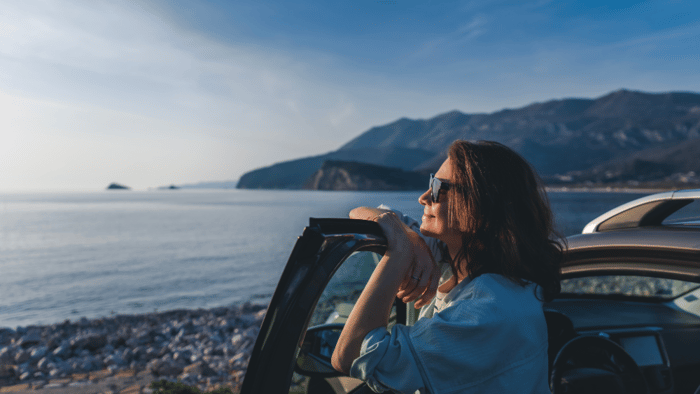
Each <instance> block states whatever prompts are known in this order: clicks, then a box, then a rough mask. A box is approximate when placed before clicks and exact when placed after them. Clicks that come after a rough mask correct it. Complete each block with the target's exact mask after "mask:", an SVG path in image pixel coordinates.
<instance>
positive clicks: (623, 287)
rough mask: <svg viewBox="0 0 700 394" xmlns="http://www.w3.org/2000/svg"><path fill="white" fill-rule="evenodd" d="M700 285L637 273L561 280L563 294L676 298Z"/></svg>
mask: <svg viewBox="0 0 700 394" xmlns="http://www.w3.org/2000/svg"><path fill="white" fill-rule="evenodd" d="M699 286H700V284H698V283H694V282H686V281H682V280H673V279H661V278H652V277H647V276H635V275H605V276H587V277H581V278H571V279H564V280H562V281H561V292H562V293H563V294H577V295H622V296H637V297H657V298H664V299H672V298H676V297H678V296H680V295H682V294H685V293H687V292H689V291H691V290H693V289H696V288H698V287H699Z"/></svg>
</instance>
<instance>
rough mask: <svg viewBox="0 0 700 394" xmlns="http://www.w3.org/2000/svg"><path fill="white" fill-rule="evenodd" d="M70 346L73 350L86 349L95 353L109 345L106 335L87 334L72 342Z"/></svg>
mask: <svg viewBox="0 0 700 394" xmlns="http://www.w3.org/2000/svg"><path fill="white" fill-rule="evenodd" d="M70 345H71V347H72V348H73V349H86V350H88V351H93V352H94V351H95V350H97V349H100V348H102V347H104V346H105V345H107V336H106V335H104V334H87V335H82V336H79V337H76V338H73V340H71V342H70Z"/></svg>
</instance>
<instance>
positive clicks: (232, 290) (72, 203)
mask: <svg viewBox="0 0 700 394" xmlns="http://www.w3.org/2000/svg"><path fill="white" fill-rule="evenodd" d="M419 195H420V193H419V192H318V191H316V192H310V191H252V190H215V191H214V190H207V191H190V190H177V191H148V192H135V191H112V192H95V193H73V194H71V193H57V194H48V193H44V194H41V193H35V194H2V195H0V327H15V326H19V325H21V326H24V325H29V324H49V323H54V322H60V321H63V320H65V319H71V320H75V319H77V318H80V317H82V316H87V317H98V316H108V315H110V314H115V313H146V312H153V311H155V310H158V311H164V310H169V309H178V308H211V307H215V306H223V305H230V304H233V303H237V302H242V301H253V302H259V303H266V302H267V301H269V299H270V297H271V296H272V292H273V291H274V288H275V286H276V285H277V280H278V279H279V276H280V274H281V273H282V269H283V267H284V264H285V263H286V261H287V258H288V256H289V252H290V251H291V249H292V246H293V245H294V242H295V240H296V238H297V236H299V235H300V234H301V232H302V229H303V228H304V226H306V225H307V224H308V218H309V217H346V216H347V213H348V211H349V210H350V209H352V208H353V207H356V206H360V205H368V206H377V205H379V204H381V203H384V204H387V205H390V206H392V207H394V208H396V209H400V210H402V211H403V212H405V213H407V214H409V215H411V216H413V217H415V218H420V216H421V214H422V207H421V206H420V205H419V204H418V203H417V199H418V196H419ZM642 195H644V194H635V193H557V192H555V193H550V195H549V196H550V201H551V203H552V208H553V210H554V212H555V216H556V219H557V223H558V226H559V229H560V231H561V232H562V233H564V234H565V235H570V234H575V233H578V232H580V231H581V229H582V228H583V226H584V225H585V224H586V223H587V222H589V221H590V220H592V219H594V218H595V217H597V216H598V215H600V214H601V213H603V212H605V211H607V210H609V209H610V208H613V207H615V206H617V205H619V204H621V203H624V202H627V201H630V200H633V199H635V198H638V197H640V196H642Z"/></svg>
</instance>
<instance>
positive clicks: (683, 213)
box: [661, 200, 700, 226]
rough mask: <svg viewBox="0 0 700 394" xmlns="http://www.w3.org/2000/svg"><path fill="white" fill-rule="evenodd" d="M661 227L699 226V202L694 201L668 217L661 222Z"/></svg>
mask: <svg viewBox="0 0 700 394" xmlns="http://www.w3.org/2000/svg"><path fill="white" fill-rule="evenodd" d="M661 224H662V225H668V226H672V225H681V224H682V225H692V226H698V225H700V200H695V201H693V202H691V203H690V204H688V205H686V206H684V207H683V208H681V209H679V210H677V211H676V212H674V213H672V214H671V215H669V216H668V217H667V218H666V219H664V220H663V221H662V222H661Z"/></svg>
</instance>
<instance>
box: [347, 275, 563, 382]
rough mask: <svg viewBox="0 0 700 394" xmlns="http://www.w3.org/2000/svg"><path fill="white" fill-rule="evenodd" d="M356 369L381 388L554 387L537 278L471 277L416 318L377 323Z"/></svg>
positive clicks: (353, 372)
mask: <svg viewBox="0 0 700 394" xmlns="http://www.w3.org/2000/svg"><path fill="white" fill-rule="evenodd" d="M431 306H432V309H433V310H432V313H431V311H430V309H431V308H430V307H431ZM430 314H431V315H432V316H428V315H430ZM350 376H353V377H356V378H358V379H362V380H364V381H366V382H367V384H368V386H369V387H370V388H371V389H372V390H373V391H375V392H382V391H386V390H393V391H396V392H401V393H414V392H419V393H434V394H438V393H440V394H442V393H542V394H544V393H549V387H548V384H547V325H546V323H545V320H544V313H543V312H542V303H541V302H540V301H539V300H538V299H537V298H536V297H535V288H534V285H532V284H530V285H527V286H524V287H523V286H521V285H519V284H517V283H514V282H513V281H511V280H509V279H507V278H505V277H503V276H501V275H496V274H484V275H481V276H479V277H477V278H475V279H473V280H470V279H469V278H467V279H464V280H463V281H462V282H460V283H459V284H458V285H457V286H456V287H455V288H454V289H452V290H451V291H450V292H449V293H447V294H446V295H445V298H444V299H443V303H442V307H441V308H440V307H438V308H437V309H436V305H435V301H434V302H433V303H432V304H431V305H428V306H426V308H424V309H423V311H422V313H421V318H420V319H419V320H418V322H417V323H416V324H415V325H414V326H411V327H408V326H404V325H400V324H397V325H395V326H394V327H393V328H392V330H391V332H388V331H387V330H386V328H384V327H380V328H377V329H375V330H372V331H370V332H369V333H368V334H367V336H366V337H365V339H364V341H363V343H362V349H361V351H360V356H359V357H358V358H357V359H355V361H354V362H353V364H352V367H351V370H350Z"/></svg>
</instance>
